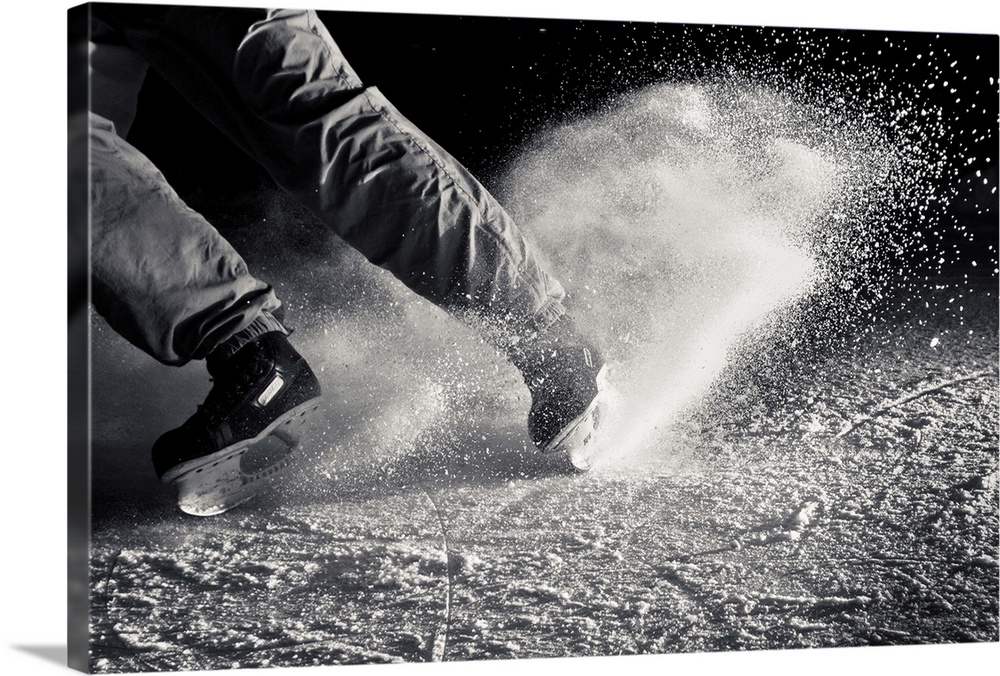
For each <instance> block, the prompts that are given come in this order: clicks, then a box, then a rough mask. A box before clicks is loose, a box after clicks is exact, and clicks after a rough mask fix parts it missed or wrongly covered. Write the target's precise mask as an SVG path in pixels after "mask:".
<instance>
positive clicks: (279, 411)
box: [153, 331, 320, 516]
mask: <svg viewBox="0 0 1000 676" xmlns="http://www.w3.org/2000/svg"><path fill="white" fill-rule="evenodd" d="M213 354H214V353H213ZM206 363H207V366H208V372H209V373H210V374H211V376H212V379H213V385H212V389H211V391H210V392H209V393H208V397H206V399H205V402H204V403H203V404H202V405H201V406H199V407H198V411H197V412H196V413H195V414H194V415H193V416H191V418H189V419H188V420H187V421H186V422H185V423H184V424H183V425H181V426H180V427H178V428H176V429H173V430H170V431H169V432H166V433H165V434H163V435H162V436H161V437H160V438H159V439H157V441H156V443H155V444H154V445H153V465H154V467H155V468H156V473H157V475H158V476H159V477H160V480H161V481H163V483H165V484H170V485H174V486H176V487H177V489H178V504H179V506H180V508H181V510H183V511H184V512H187V513H188V514H195V515H198V516H209V515H212V514H220V513H222V512H224V511H226V510H228V509H231V508H233V507H235V506H236V505H238V504H240V503H242V502H245V501H246V500H248V499H249V498H251V497H252V496H253V495H254V494H256V493H257V492H259V491H260V489H261V488H262V486H263V485H264V484H265V483H266V482H264V479H265V478H267V477H271V476H272V475H274V474H275V473H276V472H277V471H279V470H281V469H284V467H286V466H287V465H288V460H289V456H290V455H291V452H292V451H293V450H294V449H295V446H296V445H297V444H298V434H297V433H298V429H297V428H298V427H299V426H300V425H301V424H302V422H303V420H304V418H305V417H306V414H308V413H311V412H312V411H315V410H316V409H317V408H318V407H319V400H320V386H319V382H318V381H317V380H316V376H315V375H314V374H313V372H312V369H310V368H309V365H308V364H306V362H305V360H304V359H303V358H302V357H301V356H300V355H299V353H298V352H296V351H295V349H294V348H293V347H292V346H291V344H290V343H289V342H288V338H286V337H285V335H284V334H282V333H281V332H277V331H273V332H270V333H265V334H263V335H260V336H257V337H256V338H253V339H252V340H251V341H250V342H248V343H247V344H246V345H244V346H242V347H241V348H240V349H239V350H238V351H237V352H236V353H235V354H233V355H232V356H229V357H226V358H219V357H213V355H209V357H208V358H207V359H206Z"/></svg>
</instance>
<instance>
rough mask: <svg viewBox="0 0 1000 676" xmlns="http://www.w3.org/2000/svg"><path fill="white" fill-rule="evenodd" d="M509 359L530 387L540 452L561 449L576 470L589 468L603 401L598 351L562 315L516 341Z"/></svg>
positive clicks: (531, 421)
mask: <svg viewBox="0 0 1000 676" xmlns="http://www.w3.org/2000/svg"><path fill="white" fill-rule="evenodd" d="M511 361H512V362H513V363H514V365H515V366H517V367H518V369H520V371H521V375H522V376H523V377H524V382H525V384H526V385H527V386H528V390H529V391H530V392H531V411H530V412H529V413H528V432H529V434H530V435H531V440H532V441H533V442H534V443H535V445H536V446H537V447H538V448H539V449H541V451H542V452H543V453H565V454H566V455H567V456H568V457H569V460H570V462H571V463H572V464H573V466H574V467H576V468H577V469H580V470H588V469H590V468H591V467H592V466H593V462H594V459H595V456H596V453H597V451H598V450H599V449H598V441H599V435H598V431H599V427H600V424H601V417H602V415H603V413H604V409H605V407H606V404H607V392H608V384H607V373H608V365H607V364H606V363H605V362H604V358H603V356H602V355H601V353H600V352H599V351H598V350H597V349H596V348H595V347H593V346H592V345H591V344H590V343H589V342H588V341H587V340H586V339H584V338H583V337H582V336H581V335H580V334H579V333H578V332H577V330H576V327H575V325H574V323H573V321H572V320H571V319H570V318H569V317H562V318H561V319H559V320H557V321H556V322H555V324H553V325H552V326H551V327H549V328H548V329H546V330H545V331H543V332H542V333H541V334H539V335H537V336H533V337H531V338H529V339H526V340H523V341H521V343H519V344H518V345H517V346H515V348H514V349H513V350H512V351H511Z"/></svg>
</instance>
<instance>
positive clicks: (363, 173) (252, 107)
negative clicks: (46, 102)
mask: <svg viewBox="0 0 1000 676" xmlns="http://www.w3.org/2000/svg"><path fill="white" fill-rule="evenodd" d="M69 27H70V36H69V38H70V41H69V49H70V60H69V67H70V104H71V107H70V120H69V128H70V136H69V138H70V147H69V151H70V184H69V194H70V201H71V205H73V206H75V209H74V211H73V212H72V214H71V223H70V225H71V228H70V261H69V265H70V288H69V297H70V323H69V337H70V374H69V379H70V397H71V407H70V457H69V463H70V486H69V491H70V515H69V518H70V527H71V531H70V537H71V550H70V555H71V561H70V571H69V575H70V579H69V583H70V587H69V589H70V617H69V627H68V632H69V646H70V662H71V665H72V666H73V667H75V668H77V669H80V670H84V671H90V672H95V673H125V672H158V671H176V670H202V669H206V670H208V669H213V670H214V669H233V668H256V667H260V668H266V667H290V666H316V665H324V666H328V665H342V664H361V663H385V662H426V661H458V660H468V661H473V660H509V659H523V658H543V657H557V656H558V657H583V656H609V655H631V654H669V653H690V652H709V651H737V650H761V649H797V648H812V647H847V646H876V645H879V646H881V645H907V644H928V643H956V642H994V641H997V640H998V633H997V632H998V602H997V598H998V593H1000V576H998V552H997V540H998V509H997V500H998V475H997V463H998V440H997V430H998V421H1000V416H998V387H997V375H998V374H997V371H998V368H997V365H998V362H997V344H998V343H997V338H998V337H997V322H998V316H997V313H998V300H997V292H998V281H997V280H998V270H997V240H998V236H997V235H998V227H997V156H996V145H997V119H998V110H997V99H998V96H997V95H998V82H997V78H998V73H997V60H996V54H997V47H998V37H997V36H996V35H986V34H950V33H931V32H926V33H925V32H906V33H904V32H891V31H882V30H835V29H829V28H810V27H780V28H779V27H760V26H736V25H734V26H722V25H699V24H670V23H646V22H629V21H594V20H571V19H539V18H530V19H529V18H516V17H499V16H497V17H490V16H443V15H426V14H391V13H365V12H344V11H336V10H331V9H320V10H315V11H314V10H265V9H255V8H247V9H244V8H238V7H204V6H201V7H189V6H182V5H132V4H117V3H114V4H106V3H95V4H89V5H84V6H82V7H78V8H74V9H72V10H70V14H69Z"/></svg>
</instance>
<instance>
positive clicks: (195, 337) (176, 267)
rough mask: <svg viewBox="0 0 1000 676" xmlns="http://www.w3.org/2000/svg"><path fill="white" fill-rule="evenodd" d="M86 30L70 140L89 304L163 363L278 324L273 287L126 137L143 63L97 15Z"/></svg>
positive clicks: (229, 346)
mask: <svg viewBox="0 0 1000 676" xmlns="http://www.w3.org/2000/svg"><path fill="white" fill-rule="evenodd" d="M92 30H93V35H92V42H91V45H90V101H91V105H90V108H91V112H90V115H89V119H88V123H89V124H88V126H87V138H86V139H81V138H75V137H74V138H71V139H70V143H81V142H82V143H86V144H87V148H88V151H89V170H90V181H89V183H90V205H91V209H90V279H91V297H92V302H93V305H94V308H95V309H96V310H97V312H98V313H99V314H101V315H102V316H103V317H104V318H105V319H107V321H108V323H109V324H110V325H111V326H112V327H113V328H114V329H115V330H116V331H117V332H118V333H120V334H121V335H122V336H124V337H125V338H126V339H127V340H129V341H130V342H131V343H133V344H134V345H136V346H138V347H139V348H141V349H143V350H145V351H146V352H148V353H149V354H151V355H152V356H154V357H156V358H157V359H159V360H160V361H162V362H164V363H168V364H182V363H184V362H186V361H188V360H189V359H193V358H200V357H204V356H206V355H208V353H210V352H211V351H213V350H214V349H215V348H217V347H218V346H219V345H221V344H223V343H226V346H225V348H224V349H225V350H229V351H234V350H235V349H237V348H238V347H239V345H240V344H242V343H245V342H246V341H247V340H249V339H250V338H252V337H254V336H256V335H259V334H261V333H264V332H266V331H275V330H280V331H284V328H283V327H282V326H281V324H280V323H279V322H278V321H277V320H276V319H275V318H274V317H273V316H272V315H271V312H272V311H275V310H277V308H278V307H279V305H280V303H279V302H278V300H277V299H276V298H275V295H274V292H273V291H272V290H271V288H270V287H269V286H267V285H266V284H264V283H263V282H260V281H258V280H256V279H254V278H253V277H252V276H251V275H250V274H249V272H248V271H247V267H246V265H245V263H244V262H243V259H242V258H241V257H240V256H239V254H237V253H236V251H235V250H234V249H233V248H232V247H231V246H230V245H229V243H228V242H226V241H225V239H223V238H222V236H221V235H220V234H219V233H218V232H217V231H216V230H215V228H213V227H212V226H211V225H210V224H209V223H208V222H207V221H206V220H205V219H204V218H203V217H202V216H201V215H200V214H198V213H196V212H194V211H193V210H191V209H190V208H189V207H188V206H187V205H185V204H184V202H183V201H181V199H180V197H178V195H177V194H176V193H175V192H174V190H173V189H172V188H171V187H170V186H169V185H168V184H167V181H166V179H165V178H164V177H163V175H162V174H161V173H160V172H159V171H158V170H157V169H156V167H155V166H153V164H152V163H151V162H150V161H149V160H148V159H147V158H146V157H145V156H144V155H142V153H140V152H139V151H138V150H137V149H136V148H134V147H133V146H132V145H130V144H129V143H128V142H126V141H125V140H124V138H125V136H126V135H127V134H128V130H129V127H130V126H131V124H132V121H133V119H134V117H135V106H136V102H137V99H138V95H139V88H140V87H141V85H142V81H143V79H144V77H145V74H146V70H147V67H148V66H147V64H146V62H145V61H144V60H143V58H142V57H141V56H140V55H139V54H138V53H136V52H135V51H134V50H132V49H131V48H130V47H128V46H127V45H125V44H119V43H118V42H117V41H116V38H115V36H114V35H112V34H110V33H109V32H108V30H107V27H106V26H103V25H101V24H100V23H99V22H97V23H95V24H94V25H93V26H92ZM81 130H82V126H81V127H79V128H78V129H77V131H81ZM81 184H82V183H81ZM234 336H235V338H234ZM230 339H233V340H230ZM227 341H228V342H227Z"/></svg>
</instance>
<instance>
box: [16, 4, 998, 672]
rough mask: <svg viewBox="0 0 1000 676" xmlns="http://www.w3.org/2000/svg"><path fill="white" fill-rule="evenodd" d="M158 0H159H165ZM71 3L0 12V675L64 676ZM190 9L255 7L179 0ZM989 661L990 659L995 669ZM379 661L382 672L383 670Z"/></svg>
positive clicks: (805, 668)
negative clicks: (0, 307) (0, 434)
mask: <svg viewBox="0 0 1000 676" xmlns="http://www.w3.org/2000/svg"><path fill="white" fill-rule="evenodd" d="M164 1H166V0H164ZM71 4H72V3H64V2H32V3H18V4H16V5H14V7H13V9H12V8H11V5H6V6H5V7H4V10H3V12H2V20H0V50H2V57H3V58H2V60H0V68H2V79H0V87H2V91H3V98H2V101H3V106H2V115H3V126H2V127H0V130H2V136H0V139H2V140H0V158H2V160H0V162H2V163H0V171H2V172H3V174H2V177H3V180H2V183H0V185H2V191H0V197H2V199H3V201H4V203H5V206H6V207H7V208H6V209H4V210H3V213H5V214H6V216H4V217H3V221H2V222H0V251H2V255H3V259H2V265H0V275H2V278H0V283H2V285H3V286H2V288H3V290H4V296H5V297H6V298H7V301H6V303H5V307H4V315H5V321H3V322H2V324H0V336H2V348H3V350H2V352H0V374H2V380H0V382H2V383H3V386H2V388H0V392H2V403H3V407H2V410H3V417H2V418H0V419H2V420H3V422H4V423H5V424H6V426H7V428H8V430H10V431H11V432H12V435H10V436H9V437H8V441H7V443H5V444H3V446H2V447H0V458H2V460H0V482H2V485H3V490H2V495H3V511H2V515H3V516H2V518H3V524H4V528H5V530H6V537H4V538H2V541H4V542H6V545H5V546H3V551H2V553H0V561H2V573H0V584H2V585H3V592H2V597H0V608H2V613H3V635H2V638H0V672H2V673H4V674H13V675H17V676H20V675H22V674H25V675H27V674H50V673H62V672H64V670H65V667H64V666H62V665H63V663H64V656H63V653H62V649H63V648H64V646H65V642H66V641H65V625H66V619H65V617H66V613H65V611H66V604H65V597H66V583H65V580H66V563H65V561H66V546H65V541H66V526H65V522H66V519H65V513H66V497H65V495H66V490H65V487H66V470H65V449H66V404H65V401H66V385H65V373H66V357H65V353H66V339H65V325H66V301H65V296H66V292H65V290H66V281H65V274H66V273H65V260H66V236H65V232H66V230H65V228H66V225H65V223H66V202H65V199H66V188H65V176H66V168H65V156H66V136H65V130H66V115H65V112H66V102H65V89H66V76H65V72H66V56H65V45H66V19H65V16H66V10H67V8H68V7H70V6H71ZM187 4H213V5H236V4H242V5H257V6H261V5H262V4H263V3H261V2H255V1H253V0H250V1H248V2H242V3H234V2H229V1H220V0H215V1H214V2H205V1H204V0H187ZM301 4H303V5H311V6H313V7H316V8H319V9H354V10H364V9H369V10H381V11H411V12H412V11H415V8H419V10H420V11H425V12H432V13H452V14H470V13H477V14H490V15H506V16H549V17H570V18H585V19H586V18H593V19H622V20H641V21H663V22H673V23H683V22H694V23H721V24H744V25H774V26H814V27H825V28H867V29H885V30H920V31H935V32H977V33H993V34H996V33H998V32H1000V29H998V25H1000V23H998V20H997V10H996V9H995V7H994V6H993V5H994V3H992V2H989V0H968V1H966V0H962V1H956V0H947V1H941V0H936V1H935V2H933V3H929V2H914V1H913V0H909V1H907V2H876V1H873V0H868V1H861V0H836V1H834V2H829V3H822V4H820V3H814V2H806V1H799V2H788V3H783V2H775V1H773V0H765V1H761V2H742V3H741V2H722V1H716V0H698V1H697V2H684V3H668V2H642V1H640V0H614V1H613V2H602V3H597V2H590V1H585V0H575V1H574V2H572V3H570V2H563V3H557V2H554V1H553V0H531V1H527V0H505V1H503V2H498V1H497V0H487V1H482V0H481V1H480V2H478V3H470V2H458V1H457V0H452V1H447V0H420V1H419V2H410V3H404V2H390V1H388V0H369V1H368V2H362V1H360V0H341V1H339V2H338V1H336V0H315V1H314V2H312V3H308V2H304V3H301ZM997 664H1000V644H998V643H992V644H986V645H982V644H980V645H962V646H918V647H912V648H897V647H892V648H862V649H843V648H841V649H832V650H830V649H828V650H812V651H801V650H800V651H783V652H767V653H759V652H758V653H746V654H733V653H725V654H712V655H664V656H656V657H627V658H614V661H611V660H610V659H609V658H588V659H583V660H581V659H558V660H529V661H518V662H475V663H465V664H462V663H453V664H445V665H407V666H402V667H400V666H391V667H389V666H364V667H352V668H349V669H350V673H356V672H357V670H359V669H360V670H363V672H364V673H378V670H382V672H383V673H392V674H400V673H403V674H414V675H418V674H427V675H429V676H446V675H447V674H459V673H466V672H467V671H469V670H472V671H474V672H475V673H482V674H513V673H517V674H519V676H521V675H523V676H533V675H535V674H543V673H544V674H552V673H558V674H562V673H566V674H570V673H572V674H578V673H580V672H581V671H582V672H583V673H589V672H591V671H597V670H598V669H599V670H601V671H602V672H605V671H623V670H628V671H630V672H634V673H635V674H636V675H643V674H653V673H659V672H662V671H668V672H673V673H681V674H683V673H691V672H694V671H698V672H703V673H707V674H714V673H720V674H739V675H741V676H742V675H744V674H757V673H763V674H776V675H777V674H798V673H803V674H808V675H810V676H812V675H817V676H818V675H822V674H843V673H845V672H847V673H856V674H872V673H880V672H885V673H902V674H938V673H948V672H951V671H954V670H960V671H962V672H968V671H971V672H973V673H975V672H977V671H979V670H981V669H984V668H986V669H987V673H994V670H995V668H996V665H997ZM990 665H992V666H990ZM344 669H345V668H344V667H316V668H312V669H309V670H306V671H303V670H301V669H295V670H293V669H268V670H237V671H235V672H232V673H238V674H334V673H336V674H341V673H348V672H345V671H344ZM386 670H391V672H390V671H386Z"/></svg>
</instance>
